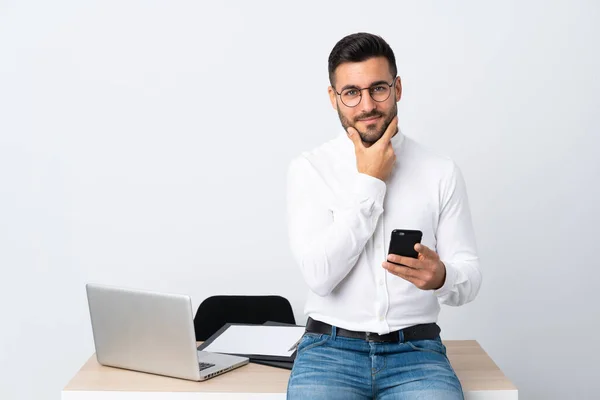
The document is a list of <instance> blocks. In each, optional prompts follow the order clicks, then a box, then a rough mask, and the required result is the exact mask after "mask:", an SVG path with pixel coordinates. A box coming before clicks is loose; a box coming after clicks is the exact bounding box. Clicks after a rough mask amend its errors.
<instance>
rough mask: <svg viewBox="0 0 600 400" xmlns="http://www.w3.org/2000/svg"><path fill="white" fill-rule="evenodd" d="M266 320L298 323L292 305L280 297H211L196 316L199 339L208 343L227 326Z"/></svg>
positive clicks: (197, 338) (258, 322)
mask: <svg viewBox="0 0 600 400" xmlns="http://www.w3.org/2000/svg"><path fill="white" fill-rule="evenodd" d="M267 321H275V322H283V323H287V324H296V320H295V318H294V313H293V311H292V306H291V304H290V302H289V301H288V300H287V299H286V298H284V297H281V296H275V295H274V296H212V297H209V298H207V299H206V300H204V301H203V302H202V303H201V304H200V306H199V307H198V310H197V311H196V316H195V317H194V328H195V330H196V340H199V341H200V340H206V339H208V338H209V337H210V336H211V335H212V334H213V333H215V332H216V331H218V330H219V329H221V327H223V325H225V324H227V323H240V324H263V323H265V322H267Z"/></svg>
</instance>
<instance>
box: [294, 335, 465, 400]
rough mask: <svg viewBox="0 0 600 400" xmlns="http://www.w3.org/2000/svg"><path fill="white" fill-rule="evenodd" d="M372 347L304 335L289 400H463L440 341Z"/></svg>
mask: <svg viewBox="0 0 600 400" xmlns="http://www.w3.org/2000/svg"><path fill="white" fill-rule="evenodd" d="M400 336H401V337H400V341H399V342H397V343H375V342H367V341H365V340H362V339H350V338H346V337H340V336H336V328H335V327H333V328H332V332H331V335H324V334H317V333H305V334H304V336H303V337H302V339H301V341H300V344H299V345H298V351H297V353H296V360H295V362H294V367H293V369H292V374H291V376H290V380H289V382H288V389H287V398H288V399H289V400H304V399H311V400H319V399H323V400H325V399H327V400H338V399H339V400H353V399H361V400H362V399H381V400H400V399H402V400H405V399H406V400H409V399H410V400H417V399H423V400H425V399H433V400H446V399H448V400H463V399H464V397H463V392H462V387H461V384H460V382H459V380H458V378H457V377H456V373H455V372H454V369H453V368H452V366H451V365H450V362H449V361H448V357H446V347H445V346H444V345H443V344H442V340H441V339H440V337H439V336H438V337H437V338H436V339H433V340H416V341H411V342H404V340H403V338H402V334H401V335H400Z"/></svg>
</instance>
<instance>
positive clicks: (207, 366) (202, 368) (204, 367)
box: [199, 362, 215, 371]
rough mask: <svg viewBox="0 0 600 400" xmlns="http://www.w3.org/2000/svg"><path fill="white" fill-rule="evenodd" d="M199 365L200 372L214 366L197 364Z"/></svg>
mask: <svg viewBox="0 0 600 400" xmlns="http://www.w3.org/2000/svg"><path fill="white" fill-rule="evenodd" d="M199 365H200V371H202V370H205V369H206V368H210V367H214V366H215V364H210V363H203V362H201V363H199Z"/></svg>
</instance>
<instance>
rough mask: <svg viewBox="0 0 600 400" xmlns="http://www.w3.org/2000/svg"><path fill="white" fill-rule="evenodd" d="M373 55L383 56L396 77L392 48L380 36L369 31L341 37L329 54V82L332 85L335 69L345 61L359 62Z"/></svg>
mask: <svg viewBox="0 0 600 400" xmlns="http://www.w3.org/2000/svg"><path fill="white" fill-rule="evenodd" d="M373 57H385V58H386V59H387V60H388V63H389V64H390V72H391V73H392V76H393V77H396V74H397V72H398V70H397V68H396V57H394V52H393V51H392V48H391V47H390V45H389V44H387V42H386V41H385V40H383V39H382V38H381V37H380V36H377V35H373V34H371V33H365V32H359V33H353V34H351V35H348V36H346V37H344V38H342V39H341V40H340V41H339V42H337V43H336V45H335V46H334V47H333V50H331V53H330V54H329V83H331V86H333V83H334V82H333V81H334V76H335V70H336V68H337V67H339V66H340V64H342V63H345V62H361V61H365V60H368V59H370V58H373Z"/></svg>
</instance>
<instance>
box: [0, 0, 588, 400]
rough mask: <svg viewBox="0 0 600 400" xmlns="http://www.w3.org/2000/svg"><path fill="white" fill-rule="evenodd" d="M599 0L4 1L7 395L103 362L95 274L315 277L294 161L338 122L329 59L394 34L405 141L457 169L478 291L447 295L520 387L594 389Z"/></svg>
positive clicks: (25, 393) (200, 282) (160, 280)
mask: <svg viewBox="0 0 600 400" xmlns="http://www.w3.org/2000/svg"><path fill="white" fill-rule="evenodd" d="M599 19H600V6H599V3H598V2H594V1H562V2H559V1H514V0H513V1H495V2H489V1H487V2H483V1H464V2H444V1H438V2H430V1H419V2H408V1H407V2H398V1H394V2H388V3H376V2H365V1H337V2H325V1H320V2H315V3H313V4H312V5H311V4H310V3H309V4H306V3H305V2H297V3H294V4H291V3H287V2H278V3H273V4H267V3H261V2H256V1H254V2H245V1H241V0H240V1H236V2H231V1H230V2H200V1H163V2H159V1H137V2H136V1H64V0H62V1H53V2H48V1H18V2H17V1H6V0H5V1H0V265H1V268H2V270H1V271H2V277H1V280H0V282H1V283H0V285H1V290H0V296H1V298H0V316H1V319H0V320H1V324H2V325H1V328H0V342H1V347H0V369H1V370H0V377H1V378H0V397H1V398H2V399H12V398H23V399H45V398H47V399H58V398H59V396H60V390H61V388H62V387H64V385H66V384H67V382H68V381H69V379H70V378H71V377H72V376H73V375H74V374H75V372H76V371H77V370H78V369H79V367H80V366H81V365H82V364H83V363H84V362H85V361H86V360H87V359H88V357H89V356H90V355H91V354H92V352H93V340H92V335H91V328H90V322H89V315H88V310H87V302H86V298H85V290H84V284H85V283H86V282H90V281H95V282H101V283H108V284H116V285H126V286H132V287H137V288H146V289H152V290H161V291H169V292H182V293H187V294H190V295H191V296H192V297H193V299H194V307H196V306H197V305H198V304H199V303H200V302H201V301H202V300H203V299H204V298H206V297H208V296H210V295H213V294H223V293H225V294H281V295H284V296H286V297H287V298H288V299H289V300H290V301H291V302H292V304H293V306H294V311H295V314H296V318H297V319H298V322H301V323H303V322H305V316H304V315H303V313H302V308H303V303H304V299H305V294H306V290H307V287H306V286H305V285H304V283H303V282H302V279H301V276H300V273H299V271H298V269H297V267H296V266H295V265H294V262H293V260H292V256H291V254H290V251H289V246H288V241H287V232H286V224H285V179H286V171H287V166H288V163H289V161H290V160H291V158H292V157H294V156H296V155H297V154H299V153H300V152H301V151H303V150H308V149H311V148H313V147H316V146H317V145H319V144H321V143H323V142H324V141H326V140H329V139H331V138H333V137H334V136H336V135H337V134H339V133H340V129H341V128H340V124H339V120H338V117H337V114H336V113H335V112H334V111H333V110H332V109H331V108H330V105H329V103H328V98H327V92H326V89H327V85H328V81H327V57H328V55H329V52H330V51H331V48H332V47H333V46H334V44H335V43H336V42H337V40H339V39H340V38H342V37H343V36H345V35H346V34H349V33H353V32H356V31H369V32H373V33H377V34H380V35H381V36H383V37H384V38H385V39H386V40H387V41H388V43H389V44H390V45H391V46H392V48H393V49H394V51H395V53H396V57H397V61H398V69H399V74H400V76H401V78H402V80H403V86H404V93H403V99H402V101H401V102H400V105H399V115H400V126H401V128H402V130H403V132H404V133H405V134H406V135H407V136H410V137H412V138H414V139H416V140H417V141H419V142H421V143H423V144H425V145H426V146H428V147H430V148H431V149H433V150H435V151H437V152H439V153H442V154H445V155H448V156H450V157H452V158H453V159H454V160H455V161H456V162H457V163H458V165H459V166H460V167H461V168H462V170H463V173H464V175H465V179H466V182H467V187H468V192H469V197H470V201H471V206H472V212H473V217H474V224H475V230H476V234H477V239H478V246H479V251H480V258H481V266H482V271H483V274H484V282H483V286H482V289H481V292H480V295H479V297H478V298H477V299H476V300H475V302H473V303H471V304H468V305H466V306H463V307H460V308H454V309H451V308H448V307H444V308H443V311H442V314H441V316H440V324H441V326H442V329H443V337H444V339H476V340H478V341H479V343H480V344H481V345H482V346H483V348H484V349H485V350H486V351H487V352H488V353H489V354H490V355H491V357H492V358H493V359H494V361H496V363H497V364H498V365H499V366H500V367H501V369H502V370H503V371H504V373H505V374H506V375H507V376H508V377H509V378H510V379H511V380H512V381H513V382H514V383H515V384H516V385H517V387H518V388H519V390H520V395H521V397H520V398H522V399H567V398H569V399H571V398H573V399H592V398H597V397H595V396H597V394H596V395H595V393H596V392H599V391H600V379H598V376H599V375H600V367H599V366H598V365H599V364H598V356H599V351H600V346H599V345H598V339H597V333H598V332H597V330H598V327H599V320H600V316H599V315H600V311H599V310H598V308H599V307H598V287H599V286H598V283H599V282H600V272H599V269H600V268H599V267H600V265H599V263H598V255H597V253H598V252H597V250H598V243H597V242H598V237H599V236H598V233H597V227H598V225H599V223H600V221H599V213H598V211H597V207H598V204H599V203H600V194H599V190H598V176H599V174H600V163H599V161H598V159H597V158H596V157H597V154H598V151H599V150H598V148H599V147H600V140H599V139H598V137H599V136H600V122H599V120H598V109H599V108H600V96H599V94H598V93H599V91H600V77H599V76H598V71H599V70H600V56H599V51H598V49H599V48H600V28H599V27H598V24H597V21H598V20H599Z"/></svg>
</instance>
